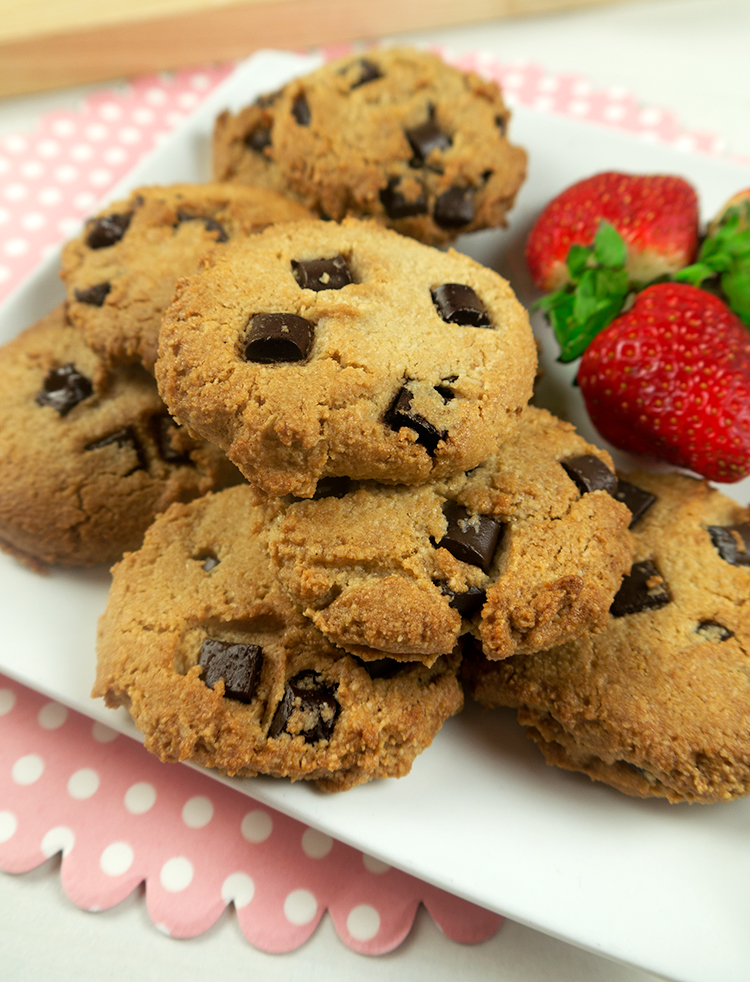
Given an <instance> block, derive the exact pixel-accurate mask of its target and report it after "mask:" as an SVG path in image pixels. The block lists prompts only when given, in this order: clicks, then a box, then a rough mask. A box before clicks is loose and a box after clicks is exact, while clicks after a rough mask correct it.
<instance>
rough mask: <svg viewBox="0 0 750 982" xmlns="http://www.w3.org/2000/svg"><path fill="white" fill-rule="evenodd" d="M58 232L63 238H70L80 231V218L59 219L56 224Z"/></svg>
mask: <svg viewBox="0 0 750 982" xmlns="http://www.w3.org/2000/svg"><path fill="white" fill-rule="evenodd" d="M57 228H58V230H59V231H60V232H61V233H62V234H63V235H65V236H68V237H70V238H72V237H73V236H74V235H78V233H79V232H80V231H81V220H80V218H71V217H69V218H61V219H60V221H59V222H58V223H57Z"/></svg>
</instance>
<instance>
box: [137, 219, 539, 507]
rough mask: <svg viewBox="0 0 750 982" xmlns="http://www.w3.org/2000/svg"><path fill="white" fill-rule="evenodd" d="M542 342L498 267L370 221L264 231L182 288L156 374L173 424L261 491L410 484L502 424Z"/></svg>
mask: <svg viewBox="0 0 750 982" xmlns="http://www.w3.org/2000/svg"><path fill="white" fill-rule="evenodd" d="M535 372H536V347H535V344H534V339H533V337H532V334H531V328H530V326H529V321H528V316H527V314H526V311H525V310H524V309H523V307H522V306H521V305H520V303H519V302H518V301H517V300H516V298H515V296H514V294H513V292H512V290H511V289H510V287H509V286H508V284H507V283H506V282H505V280H503V279H502V278H501V277H500V276H498V274H497V273H495V272H494V271H492V270H489V269H487V268H485V267H483V266H480V265H479V264H478V263H476V262H474V261H473V260H472V259H469V258H468V257H466V256H463V255H461V254H459V253H457V252H453V251H448V252H439V251H438V250H436V249H432V248H430V247H429V246H425V245H422V244H421V243H419V242H415V241H414V240H413V239H407V238H404V237H403V236H400V235H397V234H396V233H395V232H392V231H390V230H388V229H384V228H381V227H380V226H378V225H375V224H374V223H372V222H362V221H359V220H356V219H347V220H345V221H344V222H343V223H342V224H340V225H338V224H335V223H333V222H323V221H312V222H294V223H285V224H283V225H276V226H274V227H272V228H269V229H266V230H265V231H264V232H262V233H260V234H259V235H257V236H252V237H250V238H246V239H244V240H242V241H239V240H238V241H234V242H229V243H227V244H226V245H225V246H224V247H223V248H222V249H221V251H218V250H217V251H215V252H213V253H211V254H210V255H208V256H206V257H205V258H204V260H203V262H202V264H201V269H200V270H199V272H198V273H196V275H194V276H192V277H190V278H188V279H186V280H183V281H181V282H180V283H179V284H178V286H177V293H176V297H175V300H174V302H173V303H172V305H171V306H170V307H169V309H168V310H167V312H166V314H165V316H164V320H163V323H162V330H161V343H160V351H159V361H158V364H157V366H156V375H157V380H158V383H159V388H160V391H161V393H162V396H163V398H164V400H165V401H166V403H167V405H168V406H169V407H170V411H171V412H172V413H173V414H174V416H175V418H177V419H178V420H180V422H182V423H183V424H185V425H186V426H188V427H189V428H190V430H191V431H193V432H195V433H198V434H201V435H202V436H204V437H205V438H206V439H210V440H213V441H214V442H216V443H217V444H218V445H219V446H221V447H222V448H223V449H224V450H225V451H226V452H227V454H228V455H229V457H230V458H231V459H232V460H233V461H234V462H235V463H236V464H237V466H238V467H239V468H240V470H241V471H242V472H243V473H244V474H245V476H246V477H247V478H248V480H250V481H251V482H252V483H254V484H257V485H258V486H260V487H261V488H263V490H265V491H267V492H268V493H270V494H286V493H288V492H291V493H293V494H296V495H299V496H302V497H310V496H312V494H314V492H315V487H316V484H317V482H318V480H320V479H321V478H325V477H331V476H345V477H351V478H355V479H372V480H379V481H382V482H386V483H389V484H395V483H403V484H418V483H422V482H425V481H427V480H430V479H437V478H442V477H445V476H446V475H449V474H453V473H456V472H459V471H463V470H466V469H469V468H471V467H473V466H475V465H476V464H478V463H480V462H481V461H482V460H484V459H485V458H486V457H488V456H489V455H490V454H491V453H492V451H493V449H494V447H495V446H496V445H497V444H498V443H499V442H502V441H504V440H505V439H507V438H508V437H509V436H510V435H511V434H512V433H513V431H514V429H515V427H516V425H517V420H518V414H519V412H520V411H521V409H522V408H523V407H524V406H525V405H526V403H527V401H528V399H529V398H530V395H531V389H532V385H533V380H534V375H535Z"/></svg>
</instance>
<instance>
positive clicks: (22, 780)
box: [11, 754, 44, 784]
mask: <svg viewBox="0 0 750 982" xmlns="http://www.w3.org/2000/svg"><path fill="white" fill-rule="evenodd" d="M43 773H44V761H43V760H42V758H41V757H40V756H39V755H38V754H27V755H26V756H25V757H19V758H18V760H17V761H16V762H15V764H14V765H13V770H12V771H11V775H12V777H13V780H14V781H15V782H16V784H34V783H35V782H36V781H38V780H39V778H40V777H41V776H42V774H43Z"/></svg>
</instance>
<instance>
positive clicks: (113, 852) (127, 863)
mask: <svg viewBox="0 0 750 982" xmlns="http://www.w3.org/2000/svg"><path fill="white" fill-rule="evenodd" d="M134 858H135V856H134V854H133V849H132V846H129V845H128V843H127V842H112V843H110V844H109V845H108V846H107V848H106V849H105V850H104V852H103V853H102V854H101V856H100V858H99V865H100V866H101V868H102V872H103V873H106V874H107V876H122V874H123V873H127V871H128V870H129V869H130V867H131V866H132V865H133V859H134Z"/></svg>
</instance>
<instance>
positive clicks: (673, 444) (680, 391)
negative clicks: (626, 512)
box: [578, 282, 750, 482]
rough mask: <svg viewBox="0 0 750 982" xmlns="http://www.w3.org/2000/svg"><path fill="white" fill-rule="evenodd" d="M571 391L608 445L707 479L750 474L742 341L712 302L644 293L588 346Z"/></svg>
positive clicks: (749, 369) (685, 289)
mask: <svg viewBox="0 0 750 982" xmlns="http://www.w3.org/2000/svg"><path fill="white" fill-rule="evenodd" d="M578 384H579V386H580V389H581V392H582V394H583V398H584V400H585V402H586V408H587V410H588V413H589V416H590V417H591V421H592V423H593V424H594V426H595V427H596V428H597V430H598V431H599V433H601V435H602V436H603V437H604V438H605V439H607V440H609V441H610V443H612V444H613V445H614V446H616V447H619V448H620V449H622V450H627V451H630V452H631V453H635V454H644V455H648V456H653V457H657V458H659V459H660V460H663V461H667V462H668V463H670V464H674V465H676V466H678V467H686V468H689V469H690V470H693V471H695V472H697V473H698V474H700V475H702V476H703V477H705V478H708V479H709V480H714V481H722V482H733V481H738V480H740V478H743V477H745V476H747V475H748V474H750V335H748V332H747V330H746V329H745V327H744V326H743V324H742V322H741V321H740V319H739V318H738V317H737V316H736V315H735V314H734V313H733V312H732V311H731V310H730V309H729V308H728V307H727V305H726V304H725V303H724V302H723V301H722V300H721V299H719V298H718V297H716V296H714V295H713V294H711V293H709V292H707V291H705V290H701V289H699V288H697V287H694V286H691V285H689V284H685V283H671V282H666V283H658V284H655V285H653V286H649V287H647V288H646V289H645V290H643V291H642V292H641V293H639V294H638V295H637V296H636V298H635V302H634V304H633V306H632V307H631V308H630V309H629V310H628V311H627V312H626V313H624V314H621V315H620V316H619V317H617V318H616V319H615V320H614V321H612V323H611V324H609V325H608V326H607V327H605V328H604V329H603V330H602V331H600V332H599V333H598V334H597V335H596V337H595V338H594V339H593V340H592V341H591V343H590V344H589V346H588V347H587V348H586V350H585V352H584V354H583V357H582V358H581V365H580V368H579V371H578Z"/></svg>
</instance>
